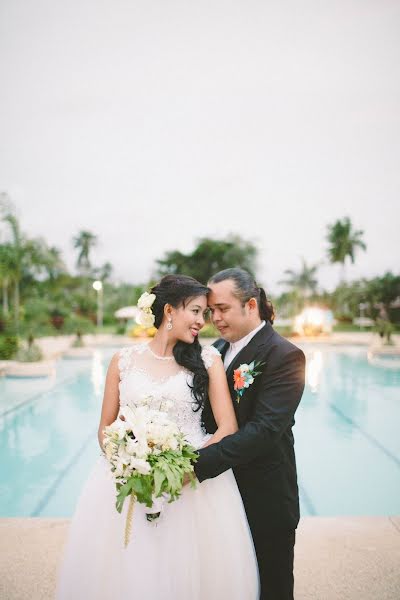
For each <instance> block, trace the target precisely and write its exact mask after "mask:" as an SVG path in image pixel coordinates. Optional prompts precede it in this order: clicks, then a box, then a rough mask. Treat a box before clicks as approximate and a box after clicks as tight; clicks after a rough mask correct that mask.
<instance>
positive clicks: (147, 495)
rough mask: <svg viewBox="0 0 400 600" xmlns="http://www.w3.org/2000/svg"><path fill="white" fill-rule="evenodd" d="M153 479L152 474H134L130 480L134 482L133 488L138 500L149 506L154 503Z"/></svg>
mask: <svg viewBox="0 0 400 600" xmlns="http://www.w3.org/2000/svg"><path fill="white" fill-rule="evenodd" d="M152 479H153V478H152V476H151V475H133V476H132V477H131V478H130V480H129V481H131V482H132V490H133V492H134V494H135V496H136V498H137V500H138V502H140V503H141V504H145V505H146V506H148V507H150V506H151V505H152V492H153V481H152Z"/></svg>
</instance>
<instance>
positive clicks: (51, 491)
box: [30, 427, 97, 517]
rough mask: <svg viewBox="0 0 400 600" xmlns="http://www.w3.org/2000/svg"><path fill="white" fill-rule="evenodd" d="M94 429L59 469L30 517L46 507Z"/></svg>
mask: <svg viewBox="0 0 400 600" xmlns="http://www.w3.org/2000/svg"><path fill="white" fill-rule="evenodd" d="M96 431H97V427H96V429H93V430H92V432H91V433H90V434H89V435H88V437H87V438H86V439H85V441H84V442H83V444H82V445H81V446H80V448H79V449H78V450H77V452H75V454H74V455H73V456H72V458H71V459H70V460H69V461H68V463H67V464H66V465H65V467H64V468H63V469H62V470H61V471H60V473H59V474H58V475H57V477H56V478H55V480H54V481H53V483H52V484H51V486H50V487H49V489H48V490H47V492H46V493H45V494H44V496H43V497H42V498H41V500H39V502H38V503H37V505H36V508H35V509H34V510H33V511H32V513H31V515H30V516H31V517H38V516H39V515H40V513H41V512H42V510H43V509H44V508H45V507H46V505H47V504H48V503H49V501H50V499H51V498H52V497H53V496H54V494H55V493H56V490H57V488H58V486H59V485H60V483H61V481H62V480H63V479H64V477H65V476H66V475H67V473H68V471H69V470H70V469H71V468H72V467H73V466H74V464H75V463H76V462H77V461H78V460H79V458H80V457H81V456H82V454H83V452H84V451H85V449H86V448H87V446H88V445H89V443H90V442H92V441H93V438H94V436H95V435H96Z"/></svg>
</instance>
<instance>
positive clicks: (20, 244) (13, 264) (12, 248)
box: [3, 212, 27, 326]
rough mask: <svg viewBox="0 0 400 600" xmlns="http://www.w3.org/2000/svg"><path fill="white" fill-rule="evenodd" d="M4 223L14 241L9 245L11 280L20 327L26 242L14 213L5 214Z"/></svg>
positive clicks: (16, 320) (15, 314) (16, 318)
mask: <svg viewBox="0 0 400 600" xmlns="http://www.w3.org/2000/svg"><path fill="white" fill-rule="evenodd" d="M3 215H4V216H3V221H4V222H5V223H7V224H8V226H9V228H10V231H11V237H12V241H11V243H9V244H7V247H8V250H7V253H8V258H7V260H8V262H7V265H8V273H9V280H10V281H11V282H12V283H13V284H14V318H15V323H16V325H17V326H18V321H19V305H20V291H19V286H20V281H21V279H22V274H23V263H24V259H25V254H26V251H27V249H26V242H25V239H24V237H23V235H22V233H21V229H20V226H19V222H18V219H17V217H16V216H15V214H13V213H12V212H5V213H3Z"/></svg>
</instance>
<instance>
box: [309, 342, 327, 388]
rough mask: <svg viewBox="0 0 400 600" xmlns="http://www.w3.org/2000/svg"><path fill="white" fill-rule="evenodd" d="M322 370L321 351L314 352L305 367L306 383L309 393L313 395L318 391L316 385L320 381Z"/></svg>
mask: <svg viewBox="0 0 400 600" xmlns="http://www.w3.org/2000/svg"><path fill="white" fill-rule="evenodd" d="M322 368H323V360H322V352H321V350H314V352H313V353H312V356H311V358H309V359H308V361H307V367H306V382H307V383H308V385H309V386H310V389H311V391H312V392H313V393H314V394H315V393H316V392H317V390H318V385H319V383H320V379H321V373H322Z"/></svg>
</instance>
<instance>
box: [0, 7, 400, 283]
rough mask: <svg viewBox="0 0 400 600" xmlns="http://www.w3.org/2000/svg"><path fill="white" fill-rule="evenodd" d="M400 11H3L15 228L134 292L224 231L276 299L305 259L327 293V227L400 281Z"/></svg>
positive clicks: (4, 103)
mask: <svg viewBox="0 0 400 600" xmlns="http://www.w3.org/2000/svg"><path fill="white" fill-rule="evenodd" d="M399 31H400V2H398V1H395V0H375V1H371V0H344V1H342V0H329V1H327V0H326V1H324V0H322V1H321V0H304V2H297V1H295V0H281V1H279V2H278V1H277V0H275V1H268V0H229V1H227V0H220V1H218V2H216V1H215V0H213V1H211V0H204V1H202V2H199V1H198V0H197V1H194V0H181V1H177V0H146V1H144V0H142V1H136V0H112V1H111V0H109V1H104V0H96V1H94V0H69V1H68V2H65V1H63V2H61V1H59V0H35V2H29V1H27V0H25V1H21V0H0V81H1V88H2V91H1V94H0V191H5V192H7V193H8V194H9V195H10V197H11V198H12V200H13V202H14V203H15V205H16V207H17V211H18V214H19V217H20V220H21V226H22V229H23V230H24V231H25V232H26V233H27V234H28V235H30V236H43V237H44V238H45V239H46V240H47V241H48V243H49V244H51V245H56V246H58V247H59V248H61V249H62V251H63V256H64V258H65V259H66V263H67V265H68V266H69V267H70V268H72V267H73V265H74V262H75V259H76V251H74V249H73V246H72V238H73V236H75V235H76V234H77V232H78V231H79V230H81V229H86V230H89V231H92V232H93V233H95V234H96V235H97V236H98V240H99V243H98V247H97V248H96V249H95V251H94V252H93V262H94V263H95V264H97V265H100V264H102V263H104V262H105V261H110V262H111V263H112V264H113V266H114V269H115V273H114V279H115V280H116V281H121V280H124V281H129V282H135V283H139V282H145V281H147V280H148V279H149V277H150V274H151V272H152V271H153V270H154V266H155V260H156V259H157V258H161V257H163V255H164V253H165V252H166V251H169V250H175V249H178V250H180V251H182V252H190V251H192V250H193V249H194V247H195V244H196V241H197V240H198V239H199V238H201V237H205V236H207V237H216V238H221V239H222V238H224V237H225V236H227V235H229V234H231V233H233V234H239V235H241V236H242V237H243V238H244V239H246V240H251V241H253V242H254V243H255V244H256V245H257V247H258V248H259V260H258V267H257V277H258V280H259V282H260V283H261V284H263V285H264V286H265V287H266V289H267V290H269V291H270V292H272V293H276V292H277V291H281V290H282V286H280V285H279V281H280V280H282V279H283V278H284V271H285V269H288V268H290V269H298V268H299V267H300V265H301V258H302V257H304V259H305V260H306V261H307V262H308V263H310V264H316V263H318V264H319V272H318V277H319V281H320V285H321V286H322V287H325V288H327V289H332V288H333V287H334V286H335V285H336V284H337V282H338V280H339V268H338V267H337V266H332V265H329V264H328V262H327V258H326V247H327V242H326V232H327V225H328V224H329V223H333V222H334V221H335V220H337V219H339V218H342V217H344V216H349V217H350V218H351V220H352V222H353V224H354V226H355V228H356V229H361V230H364V232H365V234H364V241H365V242H366V244H367V247H368V248H367V252H360V253H359V254H358V255H357V260H356V264H355V265H354V266H351V267H349V268H348V271H347V276H348V278H349V279H352V278H357V277H373V276H377V275H380V274H383V273H384V272H385V271H387V270H392V271H397V272H398V265H399V260H398V255H399V252H398V247H399V243H398V231H399V224H400V202H399V198H400V194H399V192H400V169H399V156H400V153H399V150H400V77H399V75H400V60H399V59H400V35H399Z"/></svg>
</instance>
